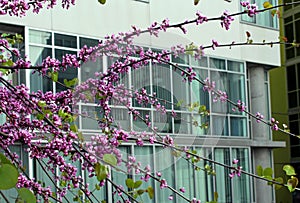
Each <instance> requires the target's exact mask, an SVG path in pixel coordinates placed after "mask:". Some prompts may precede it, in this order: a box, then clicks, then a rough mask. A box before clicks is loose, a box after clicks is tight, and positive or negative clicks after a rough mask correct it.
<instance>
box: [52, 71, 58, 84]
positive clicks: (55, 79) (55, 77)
mask: <svg viewBox="0 0 300 203" xmlns="http://www.w3.org/2000/svg"><path fill="white" fill-rule="evenodd" d="M51 79H52V80H53V82H57V81H58V72H52V73H51Z"/></svg>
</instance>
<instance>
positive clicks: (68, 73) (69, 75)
mask: <svg viewBox="0 0 300 203" xmlns="http://www.w3.org/2000/svg"><path fill="white" fill-rule="evenodd" d="M66 54H75V55H76V52H74V51H66V50H61V49H55V58H57V59H58V60H62V57H63V56H64V55H66ZM74 78H78V68H74V67H68V68H67V69H66V70H65V71H59V72H58V81H59V83H56V92H60V91H64V90H67V89H68V88H67V87H65V86H64V85H62V84H64V80H65V79H66V80H72V79H74Z"/></svg>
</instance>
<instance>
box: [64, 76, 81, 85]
mask: <svg viewBox="0 0 300 203" xmlns="http://www.w3.org/2000/svg"><path fill="white" fill-rule="evenodd" d="M77 83H78V78H73V79H72V80H67V79H64V84H65V85H66V86H67V87H72V86H75V85H77Z"/></svg>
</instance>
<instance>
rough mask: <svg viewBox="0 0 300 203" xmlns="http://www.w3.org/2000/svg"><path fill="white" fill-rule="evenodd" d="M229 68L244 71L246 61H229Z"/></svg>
mask: <svg viewBox="0 0 300 203" xmlns="http://www.w3.org/2000/svg"><path fill="white" fill-rule="evenodd" d="M227 66H228V70H231V71H235V72H240V73H244V71H245V70H244V63H241V62H236V61H228V62H227Z"/></svg>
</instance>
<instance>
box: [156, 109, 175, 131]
mask: <svg viewBox="0 0 300 203" xmlns="http://www.w3.org/2000/svg"><path fill="white" fill-rule="evenodd" d="M153 121H154V126H155V127H156V128H157V131H158V132H161V133H172V132H173V128H172V116H171V114H170V113H166V114H162V113H161V112H158V111H154V112H153Z"/></svg>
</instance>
